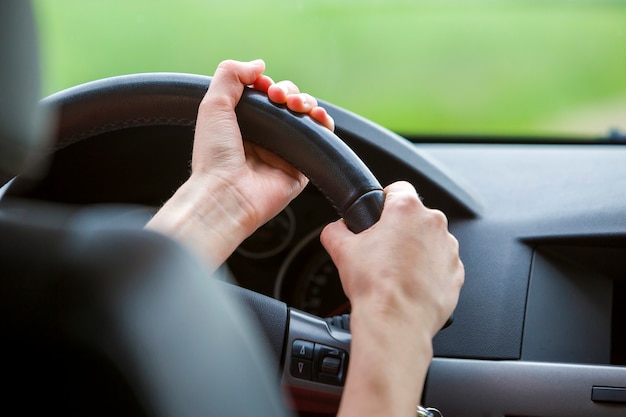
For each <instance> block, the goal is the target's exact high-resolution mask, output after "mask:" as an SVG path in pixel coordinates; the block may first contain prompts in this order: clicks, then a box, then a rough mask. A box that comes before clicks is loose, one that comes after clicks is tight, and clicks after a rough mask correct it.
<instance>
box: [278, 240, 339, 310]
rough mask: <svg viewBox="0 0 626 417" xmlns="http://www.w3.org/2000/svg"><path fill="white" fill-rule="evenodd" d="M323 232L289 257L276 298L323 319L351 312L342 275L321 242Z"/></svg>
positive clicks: (304, 243) (280, 276) (304, 242)
mask: <svg viewBox="0 0 626 417" xmlns="http://www.w3.org/2000/svg"><path fill="white" fill-rule="evenodd" d="M319 233H320V230H316V231H315V232H314V233H312V234H311V235H309V236H307V238H305V239H304V240H303V241H302V242H301V243H300V244H298V245H297V246H296V248H295V249H294V250H293V252H292V253H291V254H290V255H289V256H288V257H287V260H286V261H285V264H284V265H283V267H282V268H281V271H280V274H279V279H278V280H277V283H276V288H275V296H276V297H277V298H279V299H281V300H283V301H285V302H286V303H287V304H288V305H290V306H291V307H295V308H297V309H299V310H302V311H306V312H307V313H311V314H314V315H316V316H320V317H332V316H337V315H341V314H346V313H349V312H350V303H349V301H348V299H347V297H346V296H345V294H344V292H343V288H342V286H341V281H340V280H339V273H338V271H337V268H336V267H335V265H334V264H333V262H332V260H331V259H330V255H328V253H326V251H325V250H324V248H323V247H322V245H321V243H320V242H319Z"/></svg>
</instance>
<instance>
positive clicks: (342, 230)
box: [320, 219, 354, 261]
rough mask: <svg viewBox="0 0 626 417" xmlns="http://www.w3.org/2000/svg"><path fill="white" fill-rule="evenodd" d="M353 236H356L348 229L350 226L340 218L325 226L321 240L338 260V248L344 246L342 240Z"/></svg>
mask: <svg viewBox="0 0 626 417" xmlns="http://www.w3.org/2000/svg"><path fill="white" fill-rule="evenodd" d="M352 236H354V233H352V232H351V231H350V229H348V226H347V225H346V223H345V222H344V221H343V219H339V220H337V221H335V222H333V223H329V224H328V225H326V227H324V229H323V230H322V233H321V234H320V242H321V243H322V246H324V248H325V249H326V251H327V252H328V253H329V254H330V256H331V257H332V258H333V260H334V261H336V258H335V257H336V256H337V253H338V248H340V247H342V246H343V244H342V243H341V242H342V241H344V239H349V238H350V237H352Z"/></svg>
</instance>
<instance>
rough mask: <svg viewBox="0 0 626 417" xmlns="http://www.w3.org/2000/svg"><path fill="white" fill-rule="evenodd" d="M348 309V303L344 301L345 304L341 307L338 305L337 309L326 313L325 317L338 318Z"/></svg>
mask: <svg viewBox="0 0 626 417" xmlns="http://www.w3.org/2000/svg"><path fill="white" fill-rule="evenodd" d="M349 308H350V301H346V302H345V303H343V304H342V305H340V306H339V307H337V308H336V309H334V310H333V311H331V312H330V313H328V314H327V315H326V317H333V316H338V315H340V314H342V313H345V312H346V311H347V310H348V309H349Z"/></svg>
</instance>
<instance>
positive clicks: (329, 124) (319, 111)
mask: <svg viewBox="0 0 626 417" xmlns="http://www.w3.org/2000/svg"><path fill="white" fill-rule="evenodd" d="M309 116H311V117H312V118H313V120H315V121H316V122H317V123H319V124H321V125H322V126H324V127H325V128H326V129H328V130H330V131H331V132H334V131H335V120H334V119H333V118H332V117H331V116H330V115H329V114H328V112H327V111H326V109H325V108H323V107H313V109H311V111H310V112H309Z"/></svg>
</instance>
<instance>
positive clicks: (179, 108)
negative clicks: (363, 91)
mask: <svg viewBox="0 0 626 417" xmlns="http://www.w3.org/2000/svg"><path fill="white" fill-rule="evenodd" d="M210 82H211V78H210V77H205V76H199V75H189V74H170V73H156V74H139V75H129V76H121V77H114V78H109V79H104V80H99V81H95V82H91V83H87V84H83V85H80V86H77V87H73V88H70V89H68V90H65V91H62V92H60V93H57V94H54V95H52V96H50V97H48V98H46V99H44V100H43V101H42V103H43V105H45V106H47V107H49V108H51V109H52V110H53V111H55V112H56V113H57V114H58V124H57V129H56V132H55V135H54V136H55V141H56V142H55V146H56V148H57V149H60V148H66V147H72V146H76V145H78V144H80V143H81V142H82V141H85V140H88V139H90V138H92V137H94V136H98V135H106V134H109V133H112V132H117V131H121V130H124V129H129V128H143V127H160V126H183V127H189V128H191V129H192V128H193V126H194V125H195V120H196V115H197V109H198V105H199V103H200V101H201V99H202V97H203V96H204V94H205V92H206V90H207V88H208V85H209V84H210ZM236 113H237V117H238V121H239V125H240V127H241V131H242V136H243V138H244V140H249V141H252V142H254V143H257V144H259V145H261V146H263V147H265V148H267V149H269V150H270V151H272V152H274V153H276V154H278V155H279V156H281V157H282V158H284V159H285V160H287V161H288V162H290V163H291V164H292V165H293V166H295V167H296V168H298V169H299V170H301V171H302V172H303V173H304V174H305V175H306V176H307V177H308V178H309V179H310V181H311V183H312V184H314V185H315V186H316V187H317V188H318V189H319V190H320V191H321V192H322V194H324V195H325V196H326V198H327V199H328V200H329V202H330V204H331V205H332V206H333V207H334V208H335V210H336V212H337V214H338V215H339V216H341V217H343V218H344V220H345V221H346V224H347V225H348V227H349V228H350V229H351V230H352V231H353V232H357V233H358V232H360V231H362V230H364V229H366V228H369V227H370V226H371V225H372V224H374V223H375V222H376V221H377V220H378V219H379V217H380V212H381V210H382V205H383V190H382V187H381V185H380V183H379V182H378V181H377V179H376V178H375V177H374V175H373V174H372V173H371V171H370V170H369V169H368V168H367V167H366V166H365V164H364V163H363V162H362V161H361V160H360V159H359V158H358V157H357V155H356V154H355V153H354V152H353V151H352V150H351V149H350V148H349V147H348V146H347V145H346V144H345V143H344V142H343V141H342V140H341V139H340V138H339V137H337V136H336V135H335V134H333V133H332V132H330V131H328V130H327V129H326V128H324V127H322V126H321V125H319V124H317V123H316V122H315V121H313V120H312V119H310V118H309V117H308V116H304V115H301V114H296V113H293V112H291V111H289V110H287V109H286V108H285V107H284V106H282V105H277V104H274V103H272V102H271V101H270V100H269V99H268V98H267V96H266V95H265V94H263V93H260V92H258V91H256V90H253V89H249V88H246V90H245V92H244V94H243V97H242V99H241V101H240V103H239V105H238V106H237V108H236ZM228 291H230V292H234V293H236V295H237V297H239V298H240V299H242V300H244V302H245V304H246V305H247V306H248V307H249V308H250V309H251V310H252V311H253V312H254V314H255V315H256V316H257V318H258V320H257V321H256V322H255V323H257V324H258V328H259V329H260V330H261V333H262V334H264V335H265V337H266V339H267V341H268V342H269V345H270V347H271V349H270V350H271V351H272V352H273V354H274V357H275V358H276V360H277V362H278V364H279V366H282V384H283V386H284V387H287V388H288V389H289V390H290V391H291V393H292V396H293V398H294V401H295V403H296V408H297V409H299V410H301V411H307V410H309V411H316V412H333V411H336V408H337V405H338V402H339V398H340V395H341V392H342V386H343V383H344V381H345V375H346V370H347V366H348V361H349V346H350V334H349V332H347V331H345V330H343V329H339V328H335V327H333V326H328V325H327V324H326V322H325V321H324V320H322V319H320V318H317V317H314V316H311V315H308V314H305V313H303V312H300V311H297V310H294V309H290V308H287V306H286V305H285V304H284V303H282V302H280V301H277V300H274V299H272V298H269V297H265V296H262V295H260V294H257V293H253V292H251V291H248V290H245V289H242V288H239V287H228Z"/></svg>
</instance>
